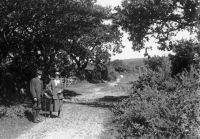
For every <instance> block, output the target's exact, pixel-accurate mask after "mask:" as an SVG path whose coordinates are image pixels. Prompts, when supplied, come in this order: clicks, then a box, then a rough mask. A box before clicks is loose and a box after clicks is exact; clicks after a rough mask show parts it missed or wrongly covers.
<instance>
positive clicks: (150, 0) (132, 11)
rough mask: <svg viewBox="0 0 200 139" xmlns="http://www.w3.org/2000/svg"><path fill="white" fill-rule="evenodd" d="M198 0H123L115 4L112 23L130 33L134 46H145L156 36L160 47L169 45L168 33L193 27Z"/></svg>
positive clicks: (192, 29)
mask: <svg viewBox="0 0 200 139" xmlns="http://www.w3.org/2000/svg"><path fill="white" fill-rule="evenodd" d="M197 9H198V0H124V1H123V2H122V6H121V7H117V8H116V10H117V13H116V14H115V15H114V16H115V23H117V24H119V25H120V26H122V29H123V30H125V31H127V32H128V33H129V34H130V38H129V39H130V40H131V41H133V49H134V50H140V49H142V48H144V43H145V41H148V40H149V38H150V37H155V38H156V39H158V43H160V44H161V45H160V48H161V49H165V48H167V49H170V37H172V36H174V35H175V34H176V33H177V31H180V30H183V29H184V30H185V29H186V30H188V31H191V32H192V31H194V28H195V26H196V23H197V18H198V14H197Z"/></svg>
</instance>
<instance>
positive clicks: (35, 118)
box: [32, 110, 37, 123]
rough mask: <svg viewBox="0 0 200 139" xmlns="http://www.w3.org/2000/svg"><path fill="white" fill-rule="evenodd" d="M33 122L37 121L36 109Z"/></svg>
mask: <svg viewBox="0 0 200 139" xmlns="http://www.w3.org/2000/svg"><path fill="white" fill-rule="evenodd" d="M32 113H33V122H34V123H35V122H37V114H36V110H33V112H32Z"/></svg>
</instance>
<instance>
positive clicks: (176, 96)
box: [113, 68, 200, 139]
mask: <svg viewBox="0 0 200 139" xmlns="http://www.w3.org/2000/svg"><path fill="white" fill-rule="evenodd" d="M163 72H166V71H163V70H160V71H159V72H154V71H148V72H147V73H146V74H144V75H143V76H141V77H140V78H139V79H138V80H137V81H135V82H133V83H132V92H131V94H130V96H129V98H127V99H124V100H123V101H122V102H121V103H118V104H116V105H115V107H114V109H113V112H114V113H115V115H116V119H115V120H116V122H117V123H118V125H119V133H120V138H122V139H127V138H141V139H142V138H144V139H148V138H151V139H161V138H162V139H174V138H176V139H183V138H186V139H187V138H193V137H197V134H196V132H197V127H198V113H199V110H198V108H199V100H200V98H199V95H198V72H197V71H196V70H195V69H194V68H191V70H190V71H189V72H188V71H184V72H182V73H181V74H179V75H178V76H177V77H176V78H172V77H171V76H163V75H166V73H163Z"/></svg>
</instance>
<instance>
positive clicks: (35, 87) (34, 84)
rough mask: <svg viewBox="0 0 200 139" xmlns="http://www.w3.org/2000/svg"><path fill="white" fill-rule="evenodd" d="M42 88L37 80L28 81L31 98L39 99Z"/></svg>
mask: <svg viewBox="0 0 200 139" xmlns="http://www.w3.org/2000/svg"><path fill="white" fill-rule="evenodd" d="M42 87H43V83H42V81H41V80H40V79H39V78H37V77H35V78H33V79H32V80H31V81H30V92H31V95H32V97H33V98H37V99H40V97H41V95H42V89H43V88H42Z"/></svg>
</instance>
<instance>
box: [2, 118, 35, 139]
mask: <svg viewBox="0 0 200 139" xmlns="http://www.w3.org/2000/svg"><path fill="white" fill-rule="evenodd" d="M32 126H33V123H32V122H31V121H29V120H28V119H27V118H26V117H22V118H20V117H15V118H13V117H3V118H1V119H0V138H1V139H13V138H16V137H17V136H18V135H19V134H20V133H21V132H22V131H26V130H28V129H29V128H30V127H32Z"/></svg>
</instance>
